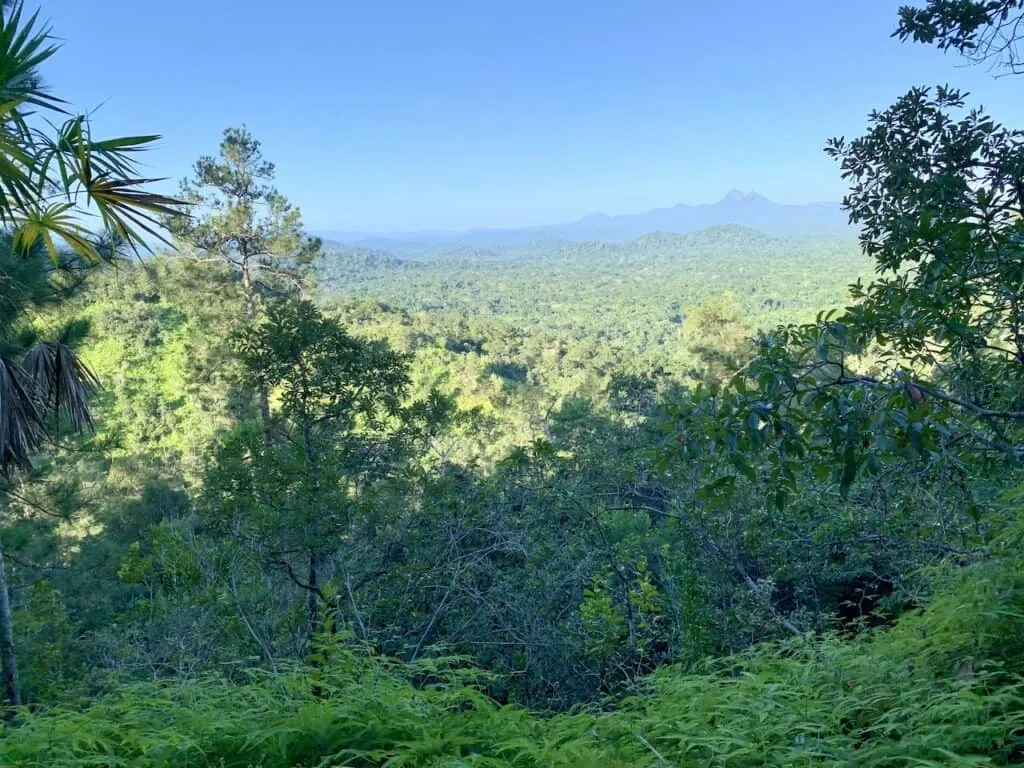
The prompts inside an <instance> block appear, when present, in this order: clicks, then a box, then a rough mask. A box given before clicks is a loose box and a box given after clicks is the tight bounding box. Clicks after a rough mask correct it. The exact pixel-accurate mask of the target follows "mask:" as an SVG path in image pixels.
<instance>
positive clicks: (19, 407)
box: [0, 358, 47, 474]
mask: <svg viewBox="0 0 1024 768" xmlns="http://www.w3.org/2000/svg"><path fill="white" fill-rule="evenodd" d="M46 435H47V429H46V405H45V402H44V400H43V398H42V396H41V395H40V392H39V390H38V388H37V387H36V384H35V382H34V381H33V380H32V377H31V376H30V375H29V374H28V373H27V372H26V371H25V369H24V368H23V367H22V366H20V365H18V364H17V363H15V362H13V361H12V360H8V359H6V358H0V472H2V473H4V474H6V473H8V472H10V470H11V469H14V468H18V467H27V466H29V457H30V456H31V455H32V454H33V453H34V452H35V451H36V450H38V449H39V446H40V445H41V444H42V441H43V440H44V438H45V437H46Z"/></svg>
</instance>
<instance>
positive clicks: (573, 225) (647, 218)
mask: <svg viewBox="0 0 1024 768" xmlns="http://www.w3.org/2000/svg"><path fill="white" fill-rule="evenodd" d="M721 225H741V226H745V227H750V228H752V229H757V230H760V231H761V232H764V233H765V234H769V235H819V234H821V235H823V234H843V233H851V232H852V231H853V230H852V227H851V225H850V224H849V220H848V218H847V216H846V214H844V213H843V212H842V209H841V207H840V205H839V203H828V202H825V203H801V204H786V203H776V202H774V201H772V200H769V199H768V198H766V197H764V196H762V195H760V194H758V193H756V192H749V193H747V192H742V191H740V190H736V189H733V190H730V191H729V192H728V193H726V195H725V196H724V197H723V198H721V199H720V200H718V201H717V202H714V203H699V204H696V205H688V204H685V203H678V204H676V205H674V206H671V207H667V208H652V209H650V210H647V211H643V212H641V213H632V214H614V215H611V214H607V213H603V212H595V213H591V214H588V215H586V216H584V217H582V218H580V219H577V220H575V221H571V222H564V223H559V224H547V225H538V226H530V227H518V228H504V229H502V228H481V227H478V228H472V229H467V230H456V231H438V230H421V231H416V232H394V233H373V232H347V231H338V230H321V231H318V232H316V233H315V234H317V235H318V236H320V237H323V238H324V239H327V240H331V241H334V242H338V243H343V244H346V245H359V246H363V247H369V248H382V249H387V250H405V249H408V248H411V247H422V246H424V245H431V246H438V245H479V246H486V245H513V244H523V243H529V242H535V241H537V240H542V239H551V238H554V239H560V240H569V241H576V242H580V241H588V240H593V241H604V242H624V241H627V240H632V239H635V238H638V237H642V236H643V235H646V234H649V233H652V232H664V233H670V234H687V233H689V232H695V231H699V230H701V229H707V228H708V227H714V226H721Z"/></svg>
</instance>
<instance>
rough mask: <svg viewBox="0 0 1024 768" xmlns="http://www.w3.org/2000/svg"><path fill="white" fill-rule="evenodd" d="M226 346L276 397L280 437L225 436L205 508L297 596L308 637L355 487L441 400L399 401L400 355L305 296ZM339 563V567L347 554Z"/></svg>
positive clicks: (387, 471)
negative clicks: (302, 598) (301, 598)
mask: <svg viewBox="0 0 1024 768" xmlns="http://www.w3.org/2000/svg"><path fill="white" fill-rule="evenodd" d="M235 343H236V348H237V351H238V355H239V357H240V359H241V361H242V363H243V365H244V367H245V369H246V371H247V372H248V373H249V375H250V376H251V380H252V384H253V386H255V387H259V388H262V389H263V390H265V391H267V392H269V393H270V394H271V395H272V396H273V398H274V403H275V404H276V408H275V410H274V411H273V412H272V414H271V415H272V418H273V421H274V424H275V427H276V430H275V432H278V431H279V433H280V436H281V439H275V440H274V441H273V442H272V443H270V444H268V443H266V442H265V441H263V440H261V439H259V436H258V435H256V434H255V432H254V430H253V429H252V428H251V427H249V426H247V425H242V426H241V427H240V428H239V429H237V430H236V431H235V432H234V433H233V434H231V435H230V436H229V437H228V438H227V439H226V440H225V441H224V443H223V444H222V446H221V449H220V452H219V454H218V457H217V461H216V464H215V466H214V467H213V469H212V470H211V472H210V475H209V476H208V478H207V483H206V485H207V489H208V498H207V508H208V510H209V514H210V516H211V517H212V519H213V520H214V521H216V522H218V523H219V524H220V525H222V526H224V527H225V528H226V529H227V530H233V531H234V532H235V533H236V535H237V534H240V535H242V536H244V537H246V538H247V539H248V540H252V541H253V542H254V543H255V545H256V547H257V549H258V551H259V552H260V554H261V556H262V557H263V558H264V559H265V561H266V562H267V563H269V564H270V565H272V566H273V567H275V568H278V569H280V570H282V571H284V572H285V573H287V575H288V576H289V578H290V579H291V580H292V581H293V582H294V583H295V584H296V585H297V586H298V587H300V588H301V589H302V590H304V591H305V593H306V603H307V607H306V619H307V632H308V637H309V638H310V640H312V638H313V637H314V636H315V635H317V634H318V633H319V632H320V631H321V630H322V628H323V619H322V616H321V604H322V603H325V602H326V603H327V604H328V605H333V604H334V602H333V600H332V599H331V598H330V596H329V594H328V589H327V581H328V578H327V574H325V572H324V571H325V568H328V567H329V566H331V565H332V563H331V562H330V561H329V558H330V557H331V556H332V555H335V554H336V553H338V552H339V550H343V549H344V542H345V540H346V538H347V537H348V536H350V535H351V534H352V531H353V527H354V525H355V521H356V519H357V517H358V508H359V506H360V503H361V497H362V496H363V493H364V491H365V490H366V488H367V487H368V486H369V485H371V484H372V483H373V482H375V481H377V480H379V479H381V478H385V477H388V476H391V475H392V474H393V473H394V471H395V469H396V467H400V466H401V459H402V457H403V456H408V455H409V454H410V452H411V448H412V446H413V445H415V444H420V443H421V441H422V440H423V439H424V438H426V437H429V435H430V434H431V433H432V430H433V429H434V428H435V427H436V426H437V425H438V424H440V423H443V422H444V421H445V420H446V418H447V415H448V412H449V410H450V404H449V403H448V401H447V400H445V399H444V398H441V397H439V396H432V397H430V398H428V399H427V400H425V401H421V402H416V403H412V404H407V403H406V402H405V400H406V396H407V391H408V387H409V383H410V380H409V372H408V363H409V358H408V356H407V355H403V354H400V353H397V352H394V351H392V350H391V349H390V348H389V347H388V346H387V344H386V343H384V342H380V341H365V340H362V339H359V338H356V337H353V336H351V335H349V333H348V332H347V331H346V330H345V329H344V328H343V327H342V326H341V324H340V323H338V322H337V321H336V320H333V319H331V318H327V317H324V316H323V315H322V314H321V313H320V312H319V310H317V309H316V308H315V307H314V306H313V304H312V303H310V302H308V301H294V300H288V301H282V302H275V303H272V304H269V305H268V306H267V307H266V309H265V313H264V315H263V316H262V317H261V318H260V319H258V320H257V321H256V322H255V323H253V324H252V325H249V326H246V327H244V328H242V329H240V330H239V332H238V333H237V334H236V336H235ZM336 560H337V563H336V565H337V568H338V569H339V570H340V571H342V572H343V573H344V571H345V567H346V566H345V559H344V556H343V555H342V556H341V557H339V558H336ZM341 582H342V584H343V585H345V586H346V589H347V590H350V584H349V581H348V579H347V578H345V577H344V576H343V577H342V579H341ZM344 597H345V599H346V600H347V601H349V602H351V600H352V595H351V591H347V592H346V594H345V595H344ZM353 607H354V606H353ZM354 618H355V620H356V621H357V622H358V621H359V620H360V619H359V616H358V614H357V613H355V616H354Z"/></svg>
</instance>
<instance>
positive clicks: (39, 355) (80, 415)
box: [24, 342, 100, 432]
mask: <svg viewBox="0 0 1024 768" xmlns="http://www.w3.org/2000/svg"><path fill="white" fill-rule="evenodd" d="M24 369H25V370H26V371H27V373H28V376H29V377H30V378H31V380H32V381H33V382H34V384H35V386H36V389H37V390H38V392H39V393H40V395H41V397H42V402H43V405H44V407H45V409H46V411H48V412H50V413H52V414H54V415H55V416H56V417H57V418H58V420H59V419H60V418H61V417H62V416H63V417H66V418H67V420H68V422H69V423H70V425H71V428H72V430H73V431H75V432H85V431H86V430H89V429H92V427H93V419H92V411H91V410H90V408H89V397H90V396H91V395H92V393H93V392H95V391H96V390H97V389H99V386H100V382H99V380H98V379H97V378H96V376H95V374H93V372H92V371H90V370H89V368H88V367H86V365H85V364H84V363H83V362H82V361H81V360H80V359H79V358H78V356H77V355H75V353H74V351H73V350H72V349H71V348H70V347H68V346H66V345H65V344H61V343H58V342H43V343H39V344H36V345H35V346H33V347H32V348H31V349H29V351H28V352H27V353H26V354H25V360H24Z"/></svg>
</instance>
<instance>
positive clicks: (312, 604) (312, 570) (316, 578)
mask: <svg viewBox="0 0 1024 768" xmlns="http://www.w3.org/2000/svg"><path fill="white" fill-rule="evenodd" d="M308 584H309V591H308V592H307V593H306V621H307V624H308V627H309V642H310V643H311V644H312V642H313V640H314V638H316V636H317V635H319V634H320V633H321V632H322V631H323V622H322V621H321V619H320V556H319V555H318V554H316V553H315V552H310V553H309V576H308Z"/></svg>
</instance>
